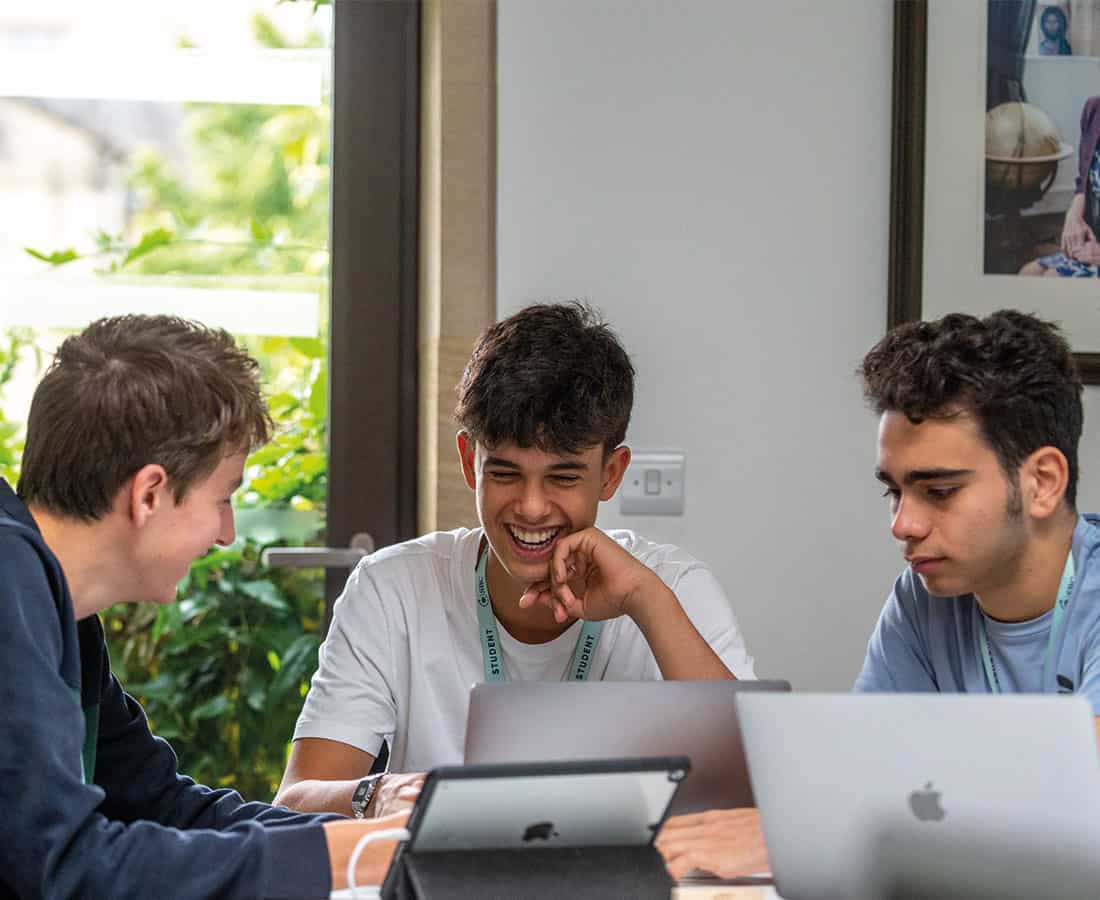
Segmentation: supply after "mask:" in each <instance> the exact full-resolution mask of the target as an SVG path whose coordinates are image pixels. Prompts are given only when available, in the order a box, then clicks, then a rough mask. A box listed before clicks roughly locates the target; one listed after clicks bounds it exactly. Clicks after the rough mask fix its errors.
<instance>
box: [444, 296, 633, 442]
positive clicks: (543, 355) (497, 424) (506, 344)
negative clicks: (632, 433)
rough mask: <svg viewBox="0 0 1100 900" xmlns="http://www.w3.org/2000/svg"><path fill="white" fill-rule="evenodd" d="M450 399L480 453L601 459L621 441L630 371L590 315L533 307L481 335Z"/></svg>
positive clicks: (561, 307)
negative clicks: (511, 450) (534, 451)
mask: <svg viewBox="0 0 1100 900" xmlns="http://www.w3.org/2000/svg"><path fill="white" fill-rule="evenodd" d="M456 391H457V393H458V407H457V408H456V409H455V419H456V420H457V421H458V423H459V425H460V426H461V427H462V428H463V429H464V430H465V431H466V433H467V434H469V435H470V437H471V438H472V439H473V440H474V441H475V442H479V443H481V444H483V445H484V446H486V447H496V446H498V445H500V444H501V443H504V442H509V441H511V442H515V443H516V444H517V445H518V446H520V447H525V448H526V447H538V448H539V449H541V450H545V451H550V452H558V453H576V452H578V451H580V450H584V449H587V448H588V447H594V446H596V445H597V444H600V445H602V446H603V449H604V453H605V454H606V453H609V452H610V451H612V450H614V449H615V448H616V447H618V446H619V445H620V444H621V443H622V442H623V439H624V438H625V437H626V429H627V425H628V424H629V423H630V411H631V407H632V406H633V405H634V366H633V365H631V362H630V357H629V356H628V355H627V352H626V350H624V349H623V345H622V344H621V343H619V339H618V337H616V336H615V332H614V331H612V330H611V327H610V326H609V325H608V324H607V323H606V322H604V321H603V320H602V319H601V318H600V316H599V315H598V314H597V313H596V312H595V311H594V310H593V309H592V308H591V307H589V306H586V305H585V304H583V303H579V302H573V303H546V304H535V305H533V306H528V307H526V308H524V309H521V310H520V311H519V312H518V313H516V314H515V315H513V316H510V317H509V318H507V319H505V320H504V321H502V322H497V323H496V324H495V325H490V326H489V327H488V328H487V329H486V330H485V331H484V332H483V333H482V335H481V337H480V338H479V339H478V342H477V345H476V346H475V347H474V352H473V355H472V356H471V357H470V361H469V363H467V365H466V371H465V372H463V374H462V380H461V381H460V382H459V384H458V387H457V388H456Z"/></svg>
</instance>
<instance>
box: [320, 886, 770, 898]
mask: <svg viewBox="0 0 1100 900" xmlns="http://www.w3.org/2000/svg"><path fill="white" fill-rule="evenodd" d="M358 894H359V900H378V898H379V896H380V895H379V892H378V887H377V886H376V885H371V886H369V887H361V888H359V891H358ZM330 898H331V900H352V893H351V891H333V892H332V894H331V895H330ZM670 900H782V898H781V897H780V896H779V895H778V894H777V893H776V892H775V889H774V888H772V887H768V886H765V887H761V886H758V885H734V884H692V885H680V886H677V887H674V888H673V889H672V897H671V898H670Z"/></svg>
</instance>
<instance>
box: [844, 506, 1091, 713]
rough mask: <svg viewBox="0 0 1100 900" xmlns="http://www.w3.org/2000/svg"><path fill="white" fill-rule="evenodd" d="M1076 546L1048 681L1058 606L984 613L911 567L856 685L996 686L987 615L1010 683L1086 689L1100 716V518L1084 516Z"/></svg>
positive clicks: (976, 690) (1016, 688)
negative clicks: (1026, 614)
mask: <svg viewBox="0 0 1100 900" xmlns="http://www.w3.org/2000/svg"><path fill="white" fill-rule="evenodd" d="M1072 553H1073V563H1074V568H1075V570H1076V573H1077V574H1076V579H1075V582H1074V586H1073V593H1072V594H1071V595H1070V601H1069V607H1068V609H1067V610H1066V615H1065V619H1064V624H1063V625H1062V628H1061V634H1059V635H1058V637H1057V644H1056V645H1055V650H1054V656H1055V659H1056V660H1057V661H1058V664H1057V665H1056V666H1055V667H1054V671H1051V672H1047V673H1046V682H1045V683H1043V663H1044V661H1045V659H1046V653H1047V646H1048V641H1049V639H1050V625H1051V619H1052V618H1053V615H1052V613H1050V612H1048V613H1045V614H1044V615H1042V616H1039V617H1038V618H1036V619H1032V620H1030V621H1028V622H1014V623H1007V622H997V621H994V620H993V619H990V618H988V617H985V616H984V614H983V613H982V611H981V609H980V608H979V607H978V603H977V601H976V600H975V599H974V595H973V594H964V595H963V596H961V597H933V596H932V595H931V594H929V593H928V592H927V591H926V590H925V589H924V585H923V584H922V583H921V580H920V578H919V577H918V576H917V575H914V574H913V572H912V570H909V569H907V570H906V571H905V572H903V573H902V574H901V575H900V576H898V579H897V581H895V582H894V589H893V591H892V592H891V593H890V596H889V597H888V598H887V600H886V606H885V607H884V608H883V610H882V615H881V616H880V617H879V620H878V625H877V626H876V628H875V632H874V634H872V635H871V640H870V642H869V643H868V645H867V658H866V659H865V660H864V662H863V671H862V672H860V673H859V677H858V678H857V679H856V683H855V688H854V689H855V690H856V691H939V692H941V693H970V694H987V693H990V687H989V683H988V681H987V679H986V675H985V668H984V667H983V666H982V657H981V648H980V645H979V642H978V627H979V626H978V621H979V618H985V624H986V633H987V634H988V635H989V644H990V648H991V650H992V652H993V654H994V656H995V661H996V663H997V671H998V672H999V673H1000V674H1001V676H1002V679H1001V688H1002V690H1004V691H1006V692H1014V693H1044V694H1065V693H1075V694H1081V695H1083V696H1085V697H1087V698H1088V700H1089V702H1090V703H1091V704H1092V709H1093V713H1094V715H1098V716H1100V517H1098V516H1095V515H1086V516H1081V517H1080V518H1079V519H1078V520H1077V528H1076V529H1075V530H1074V532H1073V548H1072ZM1053 599H1054V598H1053V597H1052V598H1051V600H1053Z"/></svg>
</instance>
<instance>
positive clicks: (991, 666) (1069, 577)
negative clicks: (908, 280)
mask: <svg viewBox="0 0 1100 900" xmlns="http://www.w3.org/2000/svg"><path fill="white" fill-rule="evenodd" d="M1074 571H1075V570H1074V567H1073V550H1072V549H1070V551H1069V555H1068V556H1067V557H1066V565H1065V568H1063V569H1062V581H1061V583H1059V585H1058V596H1057V597H1056V598H1055V600H1054V614H1053V616H1052V617H1051V620H1050V640H1049V641H1048V642H1047V655H1046V660H1045V661H1044V663H1043V687H1044V689H1045V687H1046V683H1047V674H1048V673H1049V672H1050V670H1051V667H1052V666H1054V665H1056V663H1055V661H1054V651H1055V645H1056V644H1057V642H1058V632H1059V631H1060V630H1061V626H1062V621H1063V620H1064V619H1065V615H1066V608H1067V607H1068V606H1069V598H1070V595H1071V594H1072V593H1073V578H1074ZM983 615H984V614H983V613H981V612H980V611H979V613H978V643H979V644H981V648H982V665H984V666H985V678H986V681H988V682H989V689H990V690H991V691H992V692H993V693H994V694H999V693H1001V679H1000V678H999V677H998V676H997V663H996V662H995V661H994V659H993V653H992V652H991V651H990V648H989V635H988V634H987V633H986V629H985V619H984V618H983Z"/></svg>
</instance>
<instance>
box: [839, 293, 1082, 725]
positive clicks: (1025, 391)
mask: <svg viewBox="0 0 1100 900" xmlns="http://www.w3.org/2000/svg"><path fill="white" fill-rule="evenodd" d="M860 374H861V375H862V377H863V383H864V392H865V394H866V397H867V399H868V402H869V403H870V404H871V406H872V407H873V408H874V410H875V411H876V412H877V413H878V414H879V415H880V417H881V419H880V422H879V439H878V462H877V469H876V476H877V477H878V479H879V480H880V481H881V482H882V483H883V484H884V485H885V486H886V495H887V496H888V497H889V498H890V510H891V516H892V519H891V525H890V528H891V531H892V533H893V535H894V537H895V538H896V539H897V541H898V545H899V548H900V550H901V552H902V555H903V556H904V557H905V560H906V562H907V563H908V564H909V567H908V569H907V570H906V571H905V572H903V573H902V574H901V575H900V576H899V577H898V579H897V581H896V582H895V583H894V588H893V590H892V591H891V593H890V596H889V598H888V599H887V601H886V606H885V608H884V609H883V612H882V615H881V617H880V618H879V622H878V626H877V627H876V629H875V632H874V634H873V635H872V636H871V640H870V643H869V645H868V648H867V658H866V660H865V662H864V664H863V671H862V672H861V673H860V675H859V678H858V679H857V680H856V685H855V689H856V690H857V691H941V692H972V693H987V692H1004V693H1051V694H1052V693H1080V694H1084V695H1085V696H1087V697H1088V698H1089V700H1090V702H1091V703H1092V705H1093V711H1094V712H1095V713H1096V714H1097V715H1100V553H1098V552H1097V551H1098V549H1100V519H1098V518H1097V517H1094V516H1078V514H1077V511H1076V506H1075V499H1076V487H1077V445H1078V442H1079V440H1080V437H1081V423H1082V418H1083V415H1082V408H1081V390H1082V387H1081V380H1080V377H1079V376H1078V374H1077V370H1076V368H1075V366H1074V363H1073V358H1072V355H1071V353H1070V349H1069V345H1068V344H1067V343H1066V341H1065V339H1064V338H1063V337H1062V336H1061V335H1060V334H1059V332H1058V329H1057V328H1056V327H1055V326H1054V325H1052V324H1050V323H1047V322H1043V321H1041V320H1039V319H1037V318H1035V317H1034V316H1029V315H1024V314H1022V313H1018V312H1013V311H1002V312H997V313H993V314H992V315H990V316H988V317H986V318H985V319H977V318H975V317H973V316H966V315H958V314H955V315H949V316H946V317H944V318H943V319H941V320H940V321H938V322H914V323H910V324H907V325H903V326H901V327H899V328H896V329H894V330H893V331H891V332H890V333H889V334H888V335H887V336H886V337H885V338H883V339H882V341H880V342H879V343H878V345H877V346H875V347H874V348H873V349H872V350H871V352H870V353H868V354H867V356H866V357H865V358H864V360H863V365H862V367H861V369H860Z"/></svg>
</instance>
